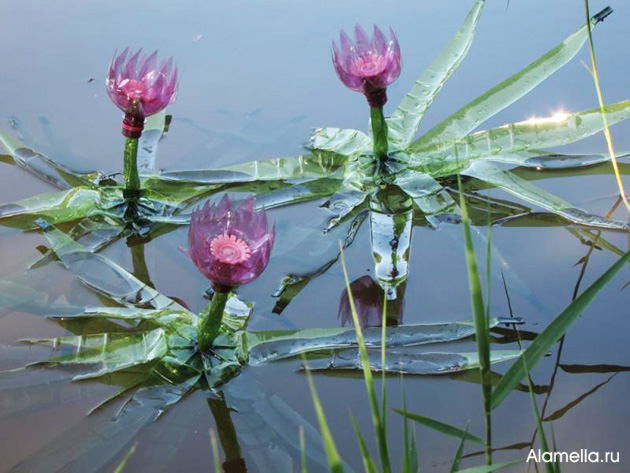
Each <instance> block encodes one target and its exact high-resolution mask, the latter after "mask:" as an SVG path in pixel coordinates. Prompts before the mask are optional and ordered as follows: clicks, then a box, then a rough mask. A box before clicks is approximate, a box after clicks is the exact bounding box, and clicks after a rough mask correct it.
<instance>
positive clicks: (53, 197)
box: [0, 187, 124, 230]
mask: <svg viewBox="0 0 630 473" xmlns="http://www.w3.org/2000/svg"><path fill="white" fill-rule="evenodd" d="M122 205H123V200H122V192H120V190H119V189H115V188H102V189H97V190H95V189H88V188H86V187H74V188H72V189H69V190H63V191H56V192H51V193H46V194H40V195H38V196H35V197H30V198H28V199H24V200H21V201H19V202H14V203H11V204H2V205H0V225H5V226H10V227H16V228H21V229H25V230H30V229H33V228H36V226H37V225H36V220H37V219H39V218H44V219H46V220H48V221H49V222H51V223H53V224H58V223H64V222H70V221H73V220H77V219H80V218H85V217H89V216H94V215H100V214H109V213H111V214H115V213H122V212H120V210H121V208H120V207H119V206H122ZM122 210H124V209H122Z"/></svg>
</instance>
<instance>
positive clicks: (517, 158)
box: [482, 150, 630, 170]
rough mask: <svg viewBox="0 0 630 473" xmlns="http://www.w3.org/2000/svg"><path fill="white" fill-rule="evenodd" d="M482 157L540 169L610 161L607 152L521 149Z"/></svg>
mask: <svg viewBox="0 0 630 473" xmlns="http://www.w3.org/2000/svg"><path fill="white" fill-rule="evenodd" d="M627 156H630V154H621V155H618V156H617V159H623V158H625V157H627ZM482 159H487V160H489V161H494V162H496V163H504V164H515V165H517V166H524V167H530V168H536V169H538V170H541V169H545V170H546V169H571V168H579V167H583V166H592V165H594V164H599V163H606V162H609V161H610V155H609V154H558V153H550V152H546V151H540V150H523V151H515V152H513V153H506V154H493V155H490V156H487V157H485V158H482Z"/></svg>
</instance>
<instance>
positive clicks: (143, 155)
mask: <svg viewBox="0 0 630 473" xmlns="http://www.w3.org/2000/svg"><path fill="white" fill-rule="evenodd" d="M483 6H484V2H483V1H482V0H476V1H475V2H474V6H473V8H472V10H471V11H470V13H469V14H468V16H467V18H466V20H465V21H464V23H463V25H462V26H461V28H460V30H459V31H458V32H457V34H456V35H455V36H454V37H453V39H452V40H451V41H450V43H449V44H448V45H447V46H446V47H445V49H444V50H443V51H442V52H441V53H440V54H439V55H438V56H437V58H436V59H435V60H434V61H433V63H432V64H431V65H430V67H429V68H428V70H427V72H425V73H424V74H423V75H421V76H420V78H419V79H418V80H417V81H416V82H415V84H414V85H413V87H412V90H411V91H410V92H409V94H407V96H406V97H405V98H404V99H403V100H402V102H401V103H400V104H399V105H398V107H397V108H395V109H394V110H393V112H392V113H391V115H390V116H389V117H387V118H386V119H385V121H384V123H383V125H384V126H383V127H381V128H380V132H377V133H374V132H373V133H372V136H370V135H369V134H366V133H363V132H362V131H360V130H352V129H340V128H331V127H327V128H319V129H317V130H316V131H315V132H314V133H313V135H312V136H311V138H310V140H309V142H308V145H307V147H308V149H309V152H308V153H306V154H303V155H300V156H292V157H286V158H277V159H267V160H259V161H252V162H249V163H244V164H236V165H233V166H229V167H226V168H222V169H203V170H183V171H163V172H157V171H155V169H154V167H153V166H152V165H151V166H147V167H145V168H143V166H142V165H140V178H141V183H142V187H143V194H142V195H141V196H140V198H139V199H138V202H137V206H136V207H137V215H138V217H139V218H136V219H134V221H133V223H132V228H129V222H128V221H127V220H126V219H125V218H124V217H125V213H126V210H127V207H128V203H127V202H126V200H125V199H124V195H123V192H122V189H121V186H120V184H119V183H117V182H115V181H114V180H113V179H112V178H111V177H110V176H105V175H103V174H102V173H98V172H95V173H89V174H80V173H76V172H73V171H71V170H69V169H67V168H65V167H64V166H63V165H61V164H59V163H56V162H54V161H52V160H51V159H49V158H47V157H45V156H43V155H41V154H39V153H37V152H34V151H33V150H31V149H29V148H27V147H26V146H25V145H24V144H22V143H20V142H18V141H17V140H15V139H13V138H12V137H10V136H8V135H7V134H5V133H3V132H0V140H1V141H2V142H3V144H4V145H5V146H6V148H7V149H8V150H9V151H10V152H11V154H12V158H13V160H14V162H15V163H17V164H18V165H20V166H22V167H23V168H25V169H27V170H29V171H30V172H33V173H35V174H37V175H39V176H40V177H42V178H43V179H46V180H48V181H49V182H52V183H54V184H55V185H57V186H58V187H60V188H61V189H62V190H61V191H60V192H57V193H51V194H46V195H42V196H36V197H33V198H30V199H26V200H24V201H21V202H16V203H12V204H7V205H4V206H2V207H0V224H4V225H12V226H17V227H20V228H26V229H32V228H36V224H35V221H36V219H37V218H40V217H45V218H46V219H47V220H48V221H49V222H51V223H63V222H69V221H76V222H77V224H76V226H75V227H74V228H73V229H72V231H71V232H70V235H71V236H72V237H73V238H75V239H78V240H79V241H84V242H85V243H86V244H87V245H89V248H90V249H91V250H94V251H98V250H99V249H100V248H102V247H104V246H106V245H108V244H110V243H111V242H113V241H114V240H115V239H117V238H120V236H121V235H124V234H125V233H126V232H129V231H133V232H140V233H141V234H152V235H157V234H160V233H163V232H165V231H168V230H169V229H171V228H174V227H175V226H176V225H182V224H187V223H188V222H189V221H190V215H191V213H192V210H193V209H194V208H196V206H198V205H199V202H200V201H202V200H203V199H206V198H208V197H209V196H211V195H212V194H213V193H216V192H219V191H224V190H225V189H226V188H230V190H233V191H245V192H253V191H255V192H256V194H255V200H256V205H258V206H264V207H265V208H267V209H270V208H273V207H278V206H283V205H290V204H295V203H300V202H304V201H308V200H317V199H322V200H323V204H322V205H323V207H325V208H327V209H328V210H329V211H330V212H331V215H330V218H329V220H328V222H327V223H326V224H324V225H323V230H324V231H332V230H333V229H335V228H336V227H339V228H346V229H347V236H346V238H345V244H346V245H349V244H351V243H352V240H353V238H354V236H355V235H356V233H357V231H358V230H359V227H360V226H361V224H362V222H364V221H365V220H366V217H367V216H369V222H370V227H371V240H372V252H373V254H374V259H375V276H376V279H377V281H378V282H379V284H380V285H381V286H382V287H383V289H384V290H385V291H386V293H387V294H388V297H389V298H390V300H393V299H395V298H396V297H397V287H398V286H399V285H400V284H402V283H403V282H404V281H405V279H406V278H407V276H408V271H409V269H408V258H409V255H410V252H411V230H412V228H413V226H414V225H423V226H426V225H429V226H433V227H437V226H439V225H441V224H443V223H445V222H446V223H456V222H459V220H460V210H459V207H458V204H457V199H456V198H455V199H454V198H453V197H454V196H455V197H457V195H456V194H457V193H458V192H459V191H458V190H457V188H456V185H455V182H456V179H455V177H456V175H457V174H461V175H463V176H465V177H466V178H467V179H466V180H465V181H464V188H463V191H464V192H465V194H466V196H467V197H469V198H471V199H472V200H473V202H471V208H472V209H473V210H472V211H473V212H474V210H475V202H477V203H478V202H479V201H482V200H485V201H492V203H493V204H496V203H498V204H499V205H498V206H497V205H493V206H492V209H491V211H492V215H491V218H492V221H493V222H497V223H499V222H502V221H505V220H506V219H508V218H512V217H513V216H514V215H515V214H519V212H520V213H521V214H527V213H528V211H529V209H528V208H527V207H525V206H523V205H520V204H516V203H513V202H508V201H505V200H503V201H498V200H496V199H490V198H488V197H486V196H484V195H482V194H479V193H478V192H477V191H478V190H480V189H485V188H493V187H496V188H498V189H501V190H504V191H506V192H508V193H510V194H512V195H513V196H515V197H516V198H518V199H521V200H523V201H525V202H526V203H527V204H530V205H532V206H533V207H535V208H539V209H542V210H544V211H546V212H548V213H550V214H553V215H554V216H557V217H558V218H560V219H562V220H564V222H565V223H566V224H574V225H579V226H586V227H596V228H605V229H614V230H623V231H627V230H628V225H627V224H626V223H623V222H616V221H612V220H610V219H607V218H603V217H600V216H597V215H592V214H589V213H588V212H586V211H584V210H582V209H579V208H577V207H576V206H574V205H572V204H571V203H569V202H566V201H565V200H563V199H561V198H559V197H557V196H555V195H553V194H551V193H549V192H547V191H544V190H542V189H540V188H539V187H537V186H536V185H534V184H533V183H532V182H531V181H533V180H536V179H543V178H546V177H550V176H554V174H553V173H554V172H555V171H557V170H558V169H560V168H563V169H564V168H573V169H575V171H574V172H579V168H580V167H584V166H587V165H593V164H596V163H603V162H605V161H607V160H608V159H609V158H608V156H607V155H605V154H601V155H599V154H595V155H568V154H560V153H558V152H555V151H548V150H547V149H548V148H553V147H556V146H560V145H564V144H568V143H571V142H575V141H578V140H581V139H583V138H586V137H588V136H591V135H593V134H595V133H597V132H599V131H601V130H602V126H603V125H602V123H603V122H602V116H601V113H600V111H599V109H598V108H593V109H590V110H585V111H581V112H573V113H565V114H558V115H555V116H552V117H547V118H541V119H534V120H525V121H522V122H517V123H510V124H507V125H504V126H501V127H497V128H493V129H488V130H482V131H477V129H478V128H479V127H480V126H481V125H482V124H483V123H484V122H485V121H486V120H488V119H489V118H491V117H492V116H494V115H495V114H497V113H499V112H500V111H502V110H503V109H505V108H506V107H508V106H509V105H510V104H512V103H514V102H515V101H517V100H518V99H520V98H521V97H523V96H525V95H526V94H527V93H529V92H530V91H532V90H533V89H534V88H535V87H537V86H538V85H539V84H540V83H542V82H543V81H544V80H545V79H547V78H548V77H550V76H551V75H552V74H553V73H554V72H556V71H557V70H559V69H560V68H561V67H562V66H563V65H565V64H566V63H568V62H569V61H570V60H571V59H572V58H573V57H575V55H576V54H577V53H578V52H579V51H580V49H581V48H582V46H583V45H584V43H585V41H586V39H587V36H588V34H587V32H588V28H592V27H594V26H595V25H597V24H599V23H600V22H601V21H602V20H603V19H604V18H606V17H607V16H608V15H609V14H610V12H611V10H610V8H606V9H604V10H603V11H602V12H600V13H598V14H597V15H595V16H593V17H592V18H591V21H590V22H589V25H584V26H582V27H581V28H579V29H578V30H577V31H576V32H574V33H573V34H571V35H570V36H569V37H568V38H567V39H565V40H564V41H563V42H561V43H560V44H559V45H557V46H555V47H554V48H552V49H551V50H550V51H548V52H547V53H546V54H544V55H543V56H541V57H540V58H539V59H537V60H536V61H534V62H533V63H531V64H530V65H528V66H526V67H525V68H523V69H522V70H521V71H519V72H517V73H516V74H514V75H513V76H512V77H510V78H508V79H506V80H505V81H503V82H501V83H499V84H497V85H496V86H494V87H493V88H491V89H490V90H489V91H487V92H486V93H484V94H482V95H481V96H479V97H477V98H475V99H474V100H472V101H471V102H470V103H469V104H468V105H465V106H464V107H462V108H461V109H460V110H458V111H456V112H455V113H454V114H452V115H451V116H450V117H448V118H446V119H445V120H444V121H443V122H441V123H439V124H438V125H436V126H435V127H433V128H432V129H430V130H429V131H427V132H426V133H425V134H424V135H422V136H421V137H419V138H416V134H417V132H418V130H419V126H420V123H421V121H422V118H423V116H424V114H425V113H426V111H427V109H428V108H429V106H430V105H431V104H432V103H433V100H434V99H435V97H436V96H437V94H438V92H439V91H440V90H441V88H442V87H443V85H444V84H445V82H446V81H447V80H448V78H449V77H450V76H451V75H452V74H453V72H454V71H455V69H456V68H457V67H458V66H459V64H460V63H461V62H462V60H463V59H464V57H465V56H466V54H467V52H468V51H469V49H470V47H471V45H472V42H473V39H474V35H475V30H476V27H477V23H478V21H479V18H480V16H481V13H482V10H483ZM364 36H365V37H364ZM366 37H367V35H363V33H359V37H358V38H356V36H355V40H356V41H355V50H358V48H359V46H357V45H356V44H357V43H360V44H362V45H363V46H365V48H364V49H362V51H366V50H369V51H373V52H375V53H378V52H379V51H380V52H382V51H385V56H387V54H390V57H396V56H397V54H398V53H397V52H396V51H397V47H396V46H395V43H396V40H395V37H394V36H391V35H390V38H389V39H387V38H386V37H385V35H382V36H381V35H380V34H378V33H375V35H374V37H373V38H372V39H368V40H366V39H365V38H366ZM383 38H385V39H383ZM368 42H369V46H368ZM350 48H351V42H350V41H349V40H348V44H347V48H346V49H345V48H344V45H340V46H339V47H338V53H339V54H338V61H337V62H338V63H339V64H340V65H344V67H346V66H349V65H350V64H351V63H352V62H351V61H350V62H345V59H344V58H346V56H344V55H343V52H344V50H345V51H350V50H351V49H350ZM383 48H384V49H383ZM387 51H390V53H387ZM353 57H354V56H353V55H352V54H350V55H349V56H347V58H348V60H350V59H352V58H353ZM407 59H408V58H407ZM386 62H387V61H386ZM407 63H409V61H408V60H407ZM388 64H390V63H388ZM391 64H394V63H391ZM379 65H380V62H379V61H376V66H374V65H372V66H370V67H373V70H375V71H378V70H380V69H379V67H380V66H379ZM367 69H369V67H368V68H366V71H367ZM348 70H350V69H348ZM393 70H395V68H394V69H393ZM407 70H409V67H407ZM369 74H372V73H371V72H370V73H369ZM343 77H345V80H347V81H348V83H349V84H356V85H357V86H358V84H357V83H355V82H350V78H349V76H348V77H346V76H343ZM367 77H368V76H366V78H365V79H364V85H365V82H366V81H367ZM370 77H375V76H370ZM392 77H393V76H392ZM388 80H389V79H386V80H385V82H376V84H380V85H382V84H384V83H386V82H387V81H388ZM606 113H607V118H608V122H609V124H611V125H612V124H615V123H618V122H620V121H622V120H625V119H627V118H629V117H630V102H629V101H624V102H620V103H617V104H613V105H608V106H607V107H606ZM372 122H373V124H374V123H375V121H374V119H373V120H372ZM164 124H165V120H164V111H162V112H160V113H158V114H156V115H154V116H152V117H150V118H149V119H147V124H146V125H145V130H144V131H143V133H142V136H141V137H140V145H139V150H138V155H139V157H138V159H139V160H141V161H147V162H153V158H154V154H155V149H156V144H157V142H158V140H159V138H160V137H161V136H162V133H163V131H164ZM385 125H386V129H387V141H386V144H387V150H386V154H384V153H383V149H384V148H383V140H382V139H380V138H379V136H382V134H383V133H382V131H383V130H384V129H385ZM147 150H148V151H147ZM383 156H385V157H383ZM500 165H508V166H509V165H511V166H517V167H519V169H517V170H507V169H506V168H505V166H500ZM526 168H531V169H532V171H531V172H529V171H527V169H526ZM478 207H479V210H480V211H479V212H478V213H479V214H481V210H482V208H483V206H482V205H478ZM483 215H484V217H483V218H482V219H479V221H483V224H484V225H485V224H486V223H487V214H486V213H485V211H484V212H483ZM471 218H472V220H473V222H474V221H475V216H474V215H471ZM331 240H332V239H331ZM334 240H337V238H335V239H334ZM333 243H334V244H331V245H329V246H331V248H332V249H333V253H331V256H330V259H329V260H328V261H323V262H317V263H316V264H315V265H313V264H312V262H309V263H308V264H309V265H310V266H309V267H308V270H307V271H304V272H302V273H300V274H291V275H289V276H288V277H287V278H286V279H285V280H283V281H282V283H281V285H280V287H279V290H278V292H277V296H278V297H279V306H278V309H277V310H278V311H280V310H282V307H283V305H284V306H285V305H286V304H287V303H288V302H289V301H290V299H291V298H292V297H294V296H295V294H297V293H298V292H299V291H300V290H301V289H302V288H303V287H305V285H306V284H307V283H308V281H309V280H310V279H312V278H313V277H316V276H318V275H319V274H322V273H323V272H325V271H326V270H327V269H328V268H329V267H330V265H331V264H333V263H334V260H335V259H336V258H337V257H338V254H337V253H336V250H335V249H334V248H335V246H336V241H333Z"/></svg>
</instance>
